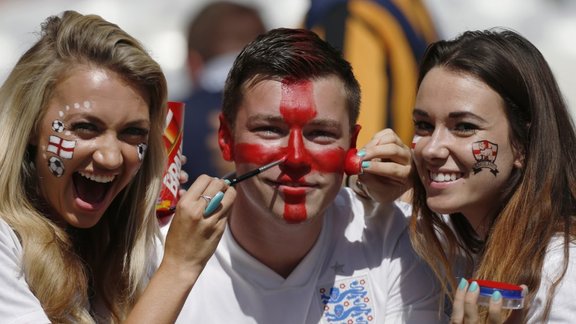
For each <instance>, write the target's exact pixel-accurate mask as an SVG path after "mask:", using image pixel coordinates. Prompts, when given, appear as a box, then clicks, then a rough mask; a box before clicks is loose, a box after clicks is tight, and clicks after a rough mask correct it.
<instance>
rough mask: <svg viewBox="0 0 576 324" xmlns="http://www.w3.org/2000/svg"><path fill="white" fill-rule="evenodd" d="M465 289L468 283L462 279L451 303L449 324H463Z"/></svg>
mask: <svg viewBox="0 0 576 324" xmlns="http://www.w3.org/2000/svg"><path fill="white" fill-rule="evenodd" d="M467 288H468V281H467V280H466V279H464V278H462V279H460V283H458V288H457V289H456V294H454V301H453V302H452V317H451V318H450V323H463V322H464V296H466V289H467Z"/></svg>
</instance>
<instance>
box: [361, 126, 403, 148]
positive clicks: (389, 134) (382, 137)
mask: <svg viewBox="0 0 576 324" xmlns="http://www.w3.org/2000/svg"><path fill="white" fill-rule="evenodd" d="M389 143H394V144H397V145H401V144H403V142H402V140H401V139H400V137H398V135H397V134H396V133H395V132H394V131H393V130H392V129H390V128H386V129H383V130H381V131H379V132H378V133H376V134H374V136H373V137H372V139H370V141H369V142H368V143H367V144H366V145H365V148H370V147H374V146H377V145H381V144H389Z"/></svg>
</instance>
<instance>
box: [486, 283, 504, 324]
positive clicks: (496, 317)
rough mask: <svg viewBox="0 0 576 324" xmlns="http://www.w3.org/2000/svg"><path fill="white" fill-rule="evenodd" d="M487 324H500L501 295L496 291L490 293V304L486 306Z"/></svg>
mask: <svg viewBox="0 0 576 324" xmlns="http://www.w3.org/2000/svg"><path fill="white" fill-rule="evenodd" d="M488 323H490V324H501V323H502V294H501V293H500V292H499V291H498V290H496V291H495V292H494V293H492V297H490V303H489V305H488Z"/></svg>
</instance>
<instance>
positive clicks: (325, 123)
mask: <svg viewBox="0 0 576 324" xmlns="http://www.w3.org/2000/svg"><path fill="white" fill-rule="evenodd" d="M262 121H265V122H270V123H286V120H285V119H284V117H282V116H278V115H269V114H255V115H253V116H250V117H249V118H248V122H249V123H254V122H262ZM307 124H309V125H312V126H319V127H326V128H340V127H342V123H340V122H339V121H337V120H333V119H325V118H323V119H312V120H311V121H310V122H308V123H307Z"/></svg>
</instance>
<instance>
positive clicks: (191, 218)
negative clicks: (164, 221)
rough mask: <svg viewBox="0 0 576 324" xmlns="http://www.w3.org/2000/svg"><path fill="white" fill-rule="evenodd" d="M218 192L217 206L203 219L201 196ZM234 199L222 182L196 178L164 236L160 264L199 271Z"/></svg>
mask: <svg viewBox="0 0 576 324" xmlns="http://www.w3.org/2000/svg"><path fill="white" fill-rule="evenodd" d="M219 191H222V192H224V198H223V199H222V202H221V206H220V207H219V208H218V209H216V211H215V212H214V213H213V214H211V215H209V216H208V217H204V216H203V212H204V210H205V208H206V206H207V201H206V199H204V198H202V197H201V195H206V196H209V197H214V196H215V195H216V194H217V193H218V192H219ZM235 196H236V191H235V190H234V188H232V187H228V186H227V185H226V183H225V182H224V181H223V180H221V179H217V178H212V177H209V176H207V175H201V176H200V177H198V179H196V181H195V182H194V183H193V184H192V185H191V186H190V188H189V189H188V191H186V192H185V193H184V195H182V196H181V197H180V200H179V201H178V204H177V206H176V213H175V215H174V218H173V220H172V223H171V225H170V228H169V230H168V234H167V236H166V245H165V249H164V258H163V260H162V263H163V264H164V263H166V264H170V265H175V266H177V267H179V268H181V269H183V270H187V269H188V270H194V271H196V272H199V271H201V270H202V268H203V267H204V265H205V264H206V262H208V259H209V258H210V257H211V256H212V254H213V253H214V251H215V249H216V246H217V245H218V242H219V241H220V238H221V237H222V233H223V232H224V228H225V226H226V221H227V218H228V217H227V216H228V214H229V212H230V207H231V205H232V202H233V200H234V198H235ZM194 271H192V273H193V272H194Z"/></svg>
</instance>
